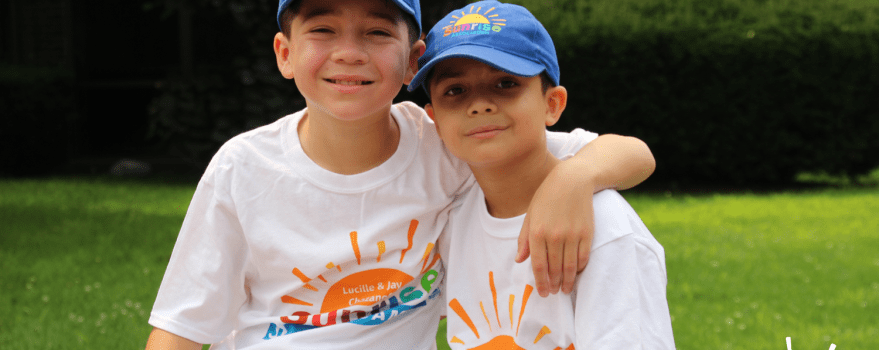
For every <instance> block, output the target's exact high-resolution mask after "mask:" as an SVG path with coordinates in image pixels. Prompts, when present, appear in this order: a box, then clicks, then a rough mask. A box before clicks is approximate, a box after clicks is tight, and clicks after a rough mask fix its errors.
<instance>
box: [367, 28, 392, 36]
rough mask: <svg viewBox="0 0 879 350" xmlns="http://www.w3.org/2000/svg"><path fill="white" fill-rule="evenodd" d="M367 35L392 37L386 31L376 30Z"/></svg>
mask: <svg viewBox="0 0 879 350" xmlns="http://www.w3.org/2000/svg"><path fill="white" fill-rule="evenodd" d="M369 34H370V35H377V36H393V35H391V32H389V31H387V30H378V29H377V30H373V31H371V32H369Z"/></svg>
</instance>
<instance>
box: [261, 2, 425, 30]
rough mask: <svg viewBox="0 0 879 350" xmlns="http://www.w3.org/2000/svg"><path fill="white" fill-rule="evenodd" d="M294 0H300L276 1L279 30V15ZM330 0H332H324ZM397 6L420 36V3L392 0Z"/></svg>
mask: <svg viewBox="0 0 879 350" xmlns="http://www.w3.org/2000/svg"><path fill="white" fill-rule="evenodd" d="M294 1H301V0H280V1H279V2H278V28H279V29H281V31H282V32H283V31H284V28H283V27H282V25H281V15H282V14H283V13H284V10H285V9H287V6H290V4H291V3H293V2H294ZM326 1H332V0H326ZM393 1H394V3H395V4H397V6H398V7H399V8H400V9H401V10H403V12H405V13H408V14H409V15H411V16H412V17H414V18H415V23H416V24H417V27H418V35H419V36H421V3H420V2H419V1H418V0H393Z"/></svg>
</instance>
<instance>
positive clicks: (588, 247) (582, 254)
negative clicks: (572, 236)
mask: <svg viewBox="0 0 879 350" xmlns="http://www.w3.org/2000/svg"><path fill="white" fill-rule="evenodd" d="M591 251H592V240H591V239H584V240H582V241H580V247H579V249H578V252H579V253H578V254H577V255H578V256H577V272H581V271H583V270H584V269H586V264H588V263H589V252H591Z"/></svg>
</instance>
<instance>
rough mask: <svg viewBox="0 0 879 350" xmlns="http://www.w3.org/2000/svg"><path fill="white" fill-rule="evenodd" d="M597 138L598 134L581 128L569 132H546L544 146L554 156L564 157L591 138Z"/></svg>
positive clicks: (584, 144) (575, 151) (577, 149)
mask: <svg viewBox="0 0 879 350" xmlns="http://www.w3.org/2000/svg"><path fill="white" fill-rule="evenodd" d="M596 138H598V134H596V133H594V132H590V131H586V130H583V129H579V128H578V129H574V131H571V132H556V131H547V132H546V147H547V148H549V151H550V152H552V154H553V155H554V156H556V158H560V159H562V158H565V157H569V156H572V155H574V154H575V153H577V152H578V151H579V150H580V149H582V148H583V147H585V146H586V144H588V143H589V142H592V140H595V139H596Z"/></svg>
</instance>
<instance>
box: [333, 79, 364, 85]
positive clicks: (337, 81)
mask: <svg viewBox="0 0 879 350" xmlns="http://www.w3.org/2000/svg"><path fill="white" fill-rule="evenodd" d="M324 81H326V82H328V83H330V84H337V85H345V86H362V85H370V84H372V83H373V81H371V80H346V79H324Z"/></svg>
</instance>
